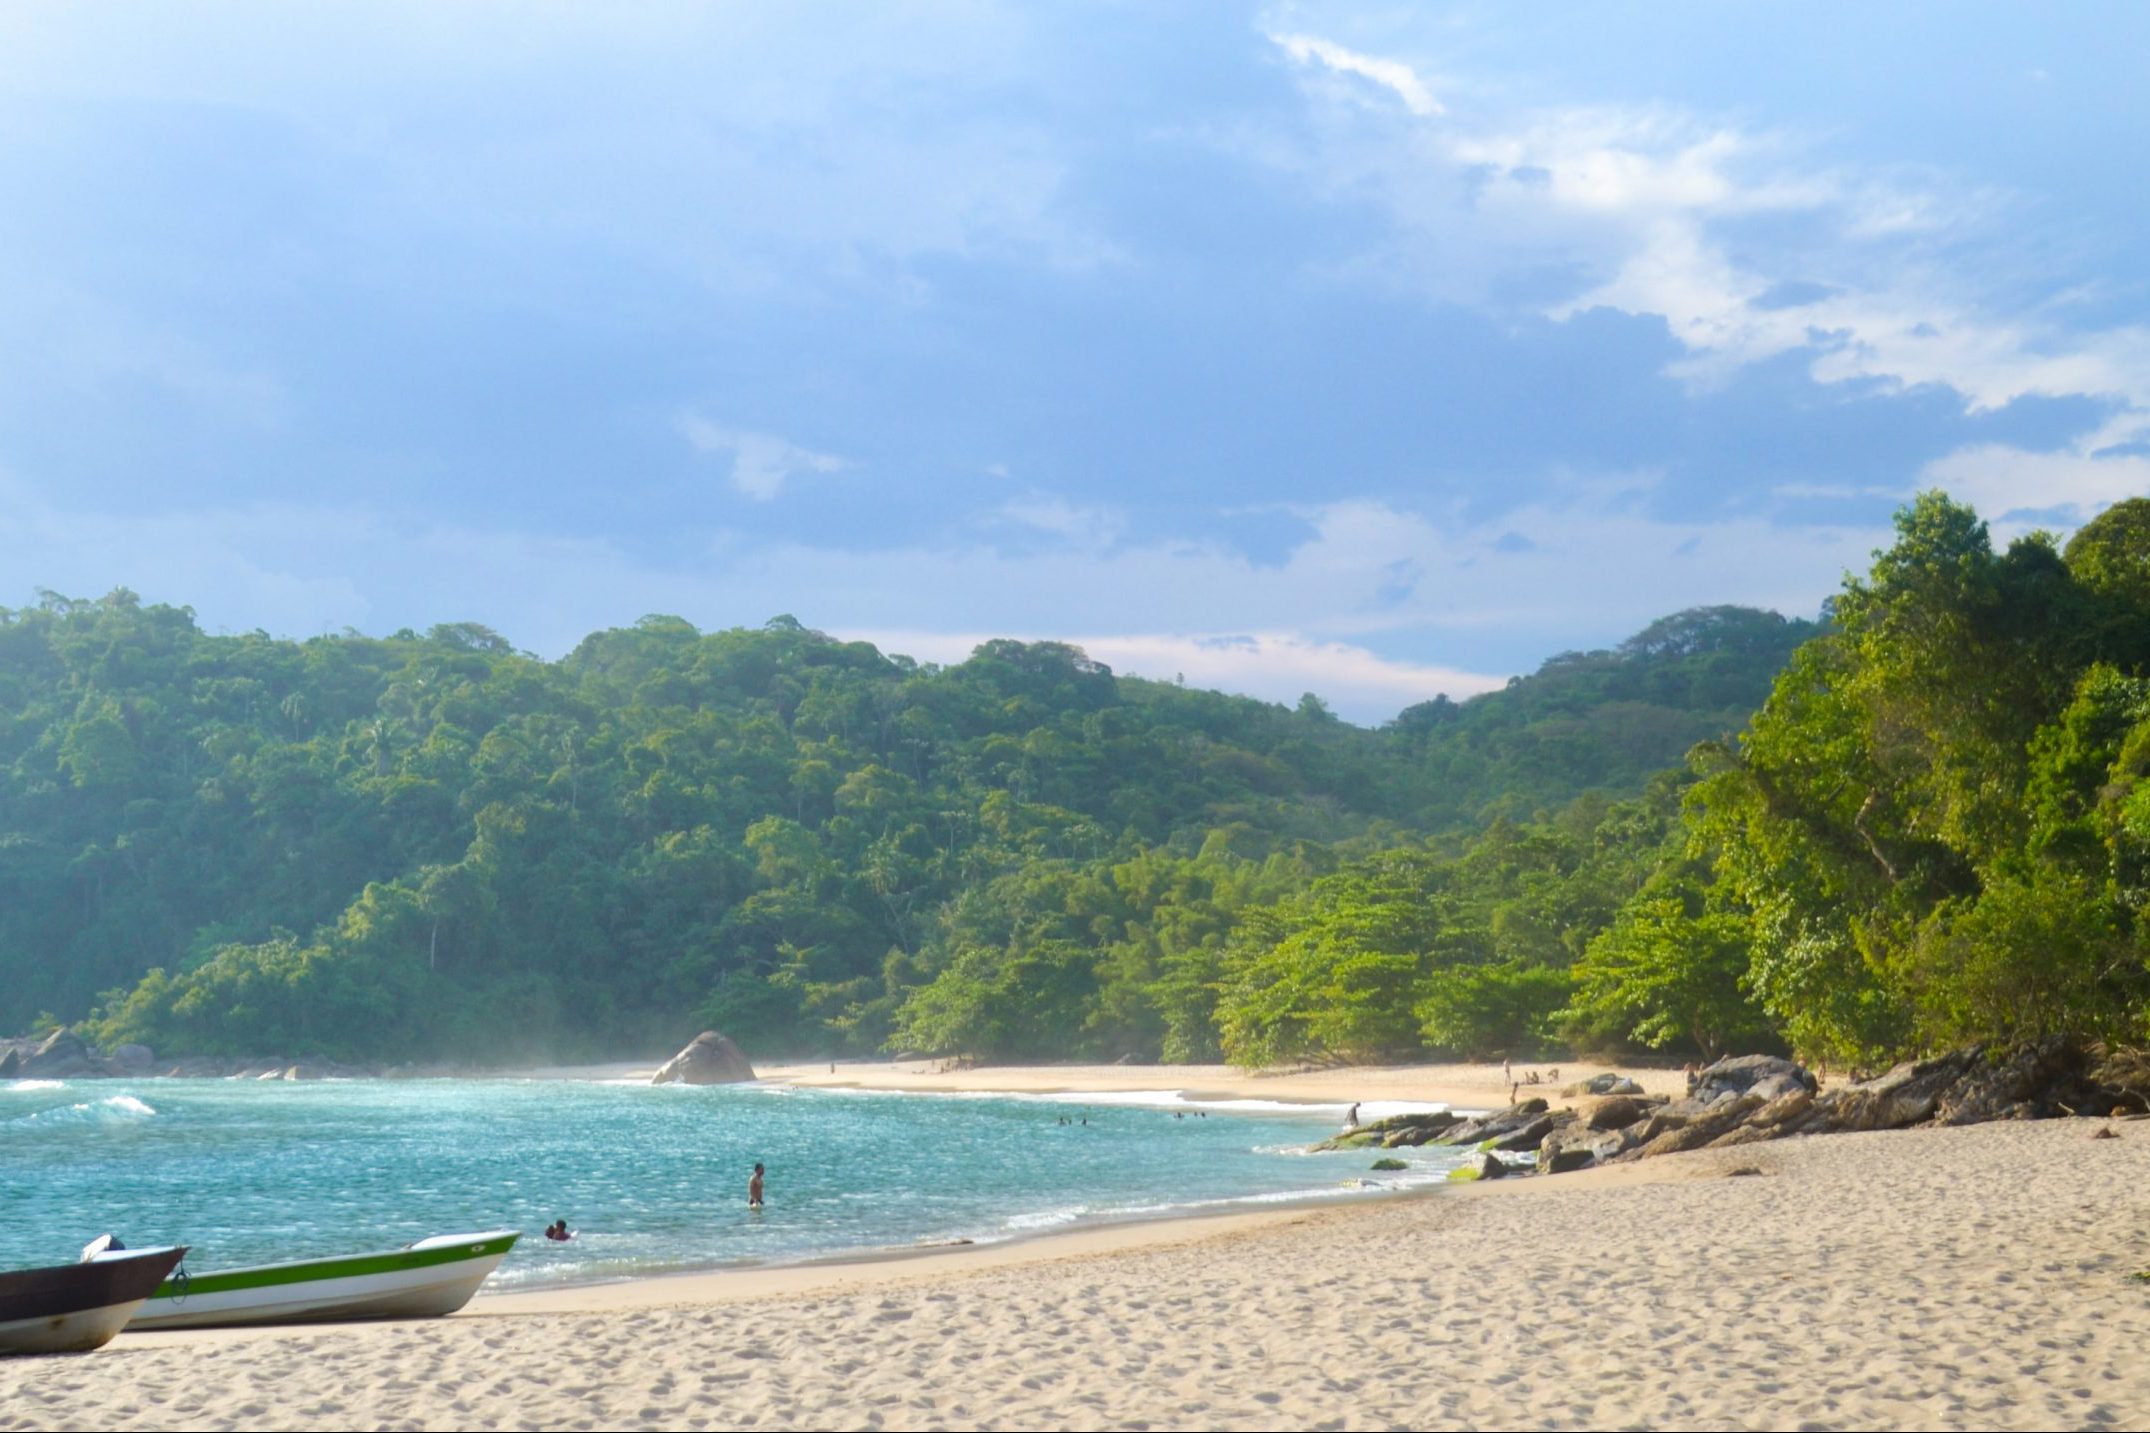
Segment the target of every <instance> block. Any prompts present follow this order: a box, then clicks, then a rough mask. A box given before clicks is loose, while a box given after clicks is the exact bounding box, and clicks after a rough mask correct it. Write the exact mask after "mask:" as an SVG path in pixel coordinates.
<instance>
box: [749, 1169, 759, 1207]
mask: <svg viewBox="0 0 2150 1433" xmlns="http://www.w3.org/2000/svg"><path fill="white" fill-rule="evenodd" d="M747 1208H749V1209H759V1208H761V1166H760V1165H758V1164H757V1165H755V1166H754V1173H753V1175H752V1177H751V1178H749V1179H748V1180H747Z"/></svg>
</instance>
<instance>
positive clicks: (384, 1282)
mask: <svg viewBox="0 0 2150 1433" xmlns="http://www.w3.org/2000/svg"><path fill="white" fill-rule="evenodd" d="M521 1237H522V1236H521V1235H520V1234H518V1233H516V1232H515V1231H513V1230H509V1229H495V1230H492V1231H490V1232H488V1233H483V1234H441V1235H436V1236H435V1237H433V1238H431V1239H420V1240H419V1241H418V1242H417V1243H415V1244H406V1245H404V1246H403V1247H402V1248H401V1249H394V1250H391V1251H389V1252H388V1253H385V1254H357V1255H349V1256H345V1257H342V1258H334V1259H302V1260H299V1261H297V1262H294V1263H289V1264H259V1265H256V1266H255V1267H253V1268H251V1269H226V1270H224V1271H222V1272H221V1273H214V1274H192V1275H189V1274H187V1273H185V1272H184V1271H182V1272H181V1273H178V1274H175V1275H173V1276H172V1277H171V1278H169V1279H166V1280H165V1281H164V1282H163V1283H162V1284H160V1285H158V1287H157V1292H156V1293H155V1294H154V1295H152V1296H151V1297H150V1299H149V1301H148V1302H147V1303H145V1304H143V1305H142V1310H141V1312H140V1313H138V1314H136V1315H135V1316H134V1317H133V1318H132V1319H130V1320H129V1321H128V1323H127V1331H128V1332H130V1333H132V1332H134V1331H136V1330H138V1329H191V1328H214V1327H218V1326H220V1325H230V1324H289V1323H335V1322H342V1321H344V1320H349V1319H430V1318H438V1317H439V1316H441V1315H442V1314H452V1313H454V1312H455V1311H456V1310H457V1309H459V1308H461V1307H463V1305H465V1304H467V1303H469V1302H470V1296H471V1295H472V1294H475V1293H476V1292H478V1285H480V1284H482V1283H484V1282H485V1280H486V1278H487V1276H488V1275H490V1274H491V1273H492V1272H493V1270H495V1269H497V1268H499V1267H500V1261H501V1260H502V1259H505V1258H506V1257H507V1256H508V1250H510V1249H512V1248H514V1247H515V1241H516V1240H517V1239H519V1238H521Z"/></svg>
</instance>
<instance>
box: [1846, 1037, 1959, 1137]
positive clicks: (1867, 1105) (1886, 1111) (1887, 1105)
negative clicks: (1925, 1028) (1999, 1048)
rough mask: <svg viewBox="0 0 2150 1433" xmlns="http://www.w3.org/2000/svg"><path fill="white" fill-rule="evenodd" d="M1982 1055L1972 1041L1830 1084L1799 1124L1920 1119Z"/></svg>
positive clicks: (1868, 1125) (1895, 1123)
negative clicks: (1881, 1071)
mask: <svg viewBox="0 0 2150 1433" xmlns="http://www.w3.org/2000/svg"><path fill="white" fill-rule="evenodd" d="M1984 1058H1985V1052H1984V1051H1982V1050H1980V1049H1977V1048H1976V1047H1973V1048H1971V1049H1967V1050H1951V1051H1949V1052H1948V1053H1947V1054H1946V1055H1938V1056H1936V1057H1934V1058H1933V1059H1931V1060H1906V1061H1904V1062H1903V1063H1902V1064H1901V1065H1898V1066H1897V1067H1896V1068H1895V1069H1893V1070H1890V1071H1889V1072H1888V1073H1887V1074H1885V1075H1882V1076H1880V1077H1879V1078H1876V1079H1872V1080H1863V1081H1861V1082H1860V1083H1858V1084H1856V1085H1846V1086H1845V1087H1844V1088H1843V1089H1840V1090H1831V1091H1830V1092H1829V1093H1828V1094H1827V1095H1826V1096H1824V1097H1823V1098H1822V1099H1821V1100H1820V1101H1818V1102H1817V1104H1816V1106H1815V1110H1814V1114H1813V1115H1812V1116H1810V1117H1809V1118H1808V1120H1807V1121H1806V1122H1805V1123H1804V1126H1803V1127H1804V1128H1808V1129H1813V1128H1820V1129H1826V1130H1831V1131H1857V1130H1869V1129H1902V1128H1904V1127H1905V1126H1906V1125H1915V1124H1919V1123H1921V1122H1922V1121H1924V1120H1926V1119H1928V1118H1930V1117H1931V1116H1932V1114H1933V1112H1934V1110H1935V1109H1936V1108H1937V1107H1938V1106H1939V1105H1940V1103H1941V1099H1942V1097H1943V1096H1944V1095H1947V1094H1948V1093H1949V1092H1950V1091H1951V1090H1953V1089H1955V1088H1956V1086H1957V1085H1959V1084H1960V1083H1962V1081H1963V1079H1964V1077H1965V1076H1966V1075H1968V1074H1970V1073H1971V1072H1972V1071H1973V1070H1974V1069H1975V1068H1977V1066H1978V1065H1979V1063H1980V1062H1981V1061H1982V1060H1984Z"/></svg>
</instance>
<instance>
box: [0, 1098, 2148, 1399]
mask: <svg viewBox="0 0 2150 1433" xmlns="http://www.w3.org/2000/svg"><path fill="white" fill-rule="evenodd" d="M823 1068H824V1070H826V1066H824V1067H823ZM2103 1123H2104V1122H2102V1121H2096V1120H2090V1119H2072V1120H2070V1119H2061V1120H2049V1121H2026V1122H2008V1123H1995V1124H1984V1125H1971V1126H1961V1127H1954V1128H1927V1129H1917V1130H1900V1131H1876V1132H1869V1133H1854V1134H1838V1135H1828V1136H1821V1137H1807V1138H1799V1139H1791V1140H1784V1141H1780V1142H1775V1143H1770V1144H1765V1145H1758V1146H1743V1147H1738V1148H1729V1149H1721V1150H1697V1151H1693V1152H1690V1153H1685V1154H1675V1155H1668V1156H1665V1157H1663V1158H1659V1159H1654V1160H1648V1161H1643V1162H1641V1163H1637V1164H1632V1165H1620V1166H1614V1167H1611V1168H1608V1169H1602V1170H1590V1171H1584V1172H1582V1173H1577V1174H1571V1175H1566V1176H1563V1177H1561V1178H1559V1179H1519V1180H1513V1181H1508V1180H1503V1181H1499V1182H1496V1183H1493V1184H1490V1185H1470V1186H1462V1187H1458V1188H1456V1189H1454V1190H1451V1191H1447V1193H1448V1196H1449V1197H1444V1198H1399V1199H1391V1200H1384V1201H1362V1202H1356V1203H1352V1204H1349V1205H1345V1206H1342V1207H1337V1208H1331V1209H1312V1210H1308V1209H1299V1210H1276V1211H1261V1212H1257V1213H1253V1214H1242V1215H1232V1216H1225V1217H1221V1218H1209V1219H1188V1220H1179V1221H1171V1222H1164V1223H1152V1224H1146V1225H1141V1226H1135V1227H1132V1228H1123V1229H1117V1230H1098V1231H1075V1232H1066V1233H1055V1234H1051V1235H1045V1236H1041V1237H1039V1238H1036V1239H1032V1240H1026V1241H1023V1242H1021V1243H1018V1244H1014V1245H1005V1244H1004V1245H992V1246H975V1247H969V1248H961V1249H954V1250H940V1251H933V1252H931V1253H929V1254H928V1255H926V1256H924V1257H919V1258H911V1259H899V1260H892V1261H876V1262H856V1261H854V1262H850V1263H845V1264H838V1265H823V1266H819V1267H815V1268H797V1267H793V1268H786V1269H782V1270H766V1271H762V1272H759V1273H756V1274H753V1275H737V1274H721V1275H714V1276H711V1275H696V1276H682V1277H672V1278H666V1279H641V1280H634V1281H629V1282H624V1283H616V1284H611V1285H593V1286H583V1287H581V1288H579V1289H575V1290H552V1291H544V1292H533V1293H531V1294H524V1295H501V1296H493V1297H488V1298H486V1299H483V1300H480V1301H478V1302H476V1303H474V1304H473V1305H472V1306H471V1308H470V1309H469V1310H468V1311H467V1312H465V1313H463V1314H460V1315H457V1316H455V1317H451V1318H447V1319H437V1320H431V1321H425V1322H411V1323H384V1324H370V1325H359V1324H346V1325H315V1326H298V1327H284V1328H267V1329H256V1330H241V1331H223V1332H219V1331H213V1330H201V1331H189V1332H185V1333H177V1332H175V1333H169V1334H139V1335H137V1334H130V1335H125V1336H123V1337H122V1338H121V1339H119V1340H118V1341H117V1342H116V1343H114V1344H113V1345H112V1346H111V1348H110V1349H108V1350H107V1351H106V1352H103V1353H100V1354H94V1355H90V1358H91V1359H92V1360H93V1361H92V1362H91V1363H88V1364H84V1363H82V1362H80V1361H78V1360H70V1359H21V1360H11V1361H8V1362H6V1363H0V1430H17V1429H21V1430H28V1429H46V1428H71V1427H110V1428H129V1429H132V1428H144V1429H147V1428H240V1429H270V1428H294V1429H314V1428H344V1427H398V1428H402V1427H427V1428H469V1429H494V1428H502V1429H505V1428H517V1427H577V1426H580V1427H604V1428H631V1429H640V1428H692V1427H741V1426H763V1427H769V1426H776V1427H881V1428H1005V1427H1021V1428H1099V1427H1123V1426H1129V1425H1134V1424H1142V1425H1145V1426H1149V1427H1152V1428H1159V1429H1162V1428H1210V1427H1233V1428H1306V1427H1319V1426H1329V1427H1384V1426H1407V1427H1427V1428H1436V1427H1437V1428H1472V1427H1529V1426H1536V1427H1547V1428H1575V1427H1608V1426H1649V1427H1660V1428H1719V1427H1794V1426H1821V1427H1831V1428H1899V1427H1947V1428H1996V1427H1999V1428H2042V1427H2150V1363H2146V1362H2145V1360H2143V1359H2142V1357H2141V1355H2140V1350H2141V1348H2142V1347H2143V1346H2144V1343H2145V1341H2146V1340H2150V1288H2146V1287H2145V1286H2144V1284H2143V1283H2142V1282H2140V1281H2138V1280H2137V1279H2136V1278H2135V1277H2134V1275H2135V1274H2136V1273H2137V1272H2139V1271H2145V1270H2146V1266H2150V1128H2146V1127H2145V1126H2143V1125H2139V1124H2126V1125H2122V1126H2120V1127H2119V1137H2118V1138H2115V1139H2108V1140H2096V1141H2093V1140H2091V1139H2089V1138H2088V1136H2089V1135H2090V1134H2091V1133H2092V1132H2093V1131H2094V1130H2095V1129H2097V1128H2099V1127H2101V1126H2103ZM1742 1175H1744V1176H1748V1177H1739V1176H1742ZM84 1374H90V1375H91V1376H89V1377H84V1376H83V1375H84Z"/></svg>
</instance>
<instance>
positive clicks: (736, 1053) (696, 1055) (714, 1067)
mask: <svg viewBox="0 0 2150 1433" xmlns="http://www.w3.org/2000/svg"><path fill="white" fill-rule="evenodd" d="M753 1078H754V1066H753V1065H752V1064H751V1063H749V1062H748V1060H747V1057H746V1055H745V1053H744V1052H743V1051H741V1050H740V1048H739V1047H738V1046H737V1045H734V1044H733V1043H732V1042H731V1040H730V1039H729V1038H728V1037H726V1036H723V1035H720V1034H718V1033H717V1032H716V1031H714V1030H704V1031H703V1032H702V1033H701V1034H699V1035H697V1036H695V1037H694V1038H693V1039H692V1040H690V1041H688V1042H687V1048H686V1049H684V1050H681V1051H680V1052H679V1053H678V1054H677V1055H674V1056H673V1057H672V1058H671V1059H669V1060H667V1061H666V1062H665V1063H664V1065H663V1067H662V1068H660V1069H659V1070H658V1071H657V1073H656V1074H654V1075H652V1076H651V1077H650V1083H651V1084H653V1085H737V1084H744V1083H745V1082H747V1081H749V1080H752V1079H753Z"/></svg>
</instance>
